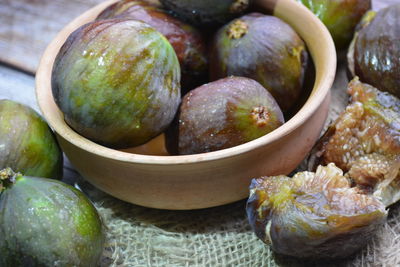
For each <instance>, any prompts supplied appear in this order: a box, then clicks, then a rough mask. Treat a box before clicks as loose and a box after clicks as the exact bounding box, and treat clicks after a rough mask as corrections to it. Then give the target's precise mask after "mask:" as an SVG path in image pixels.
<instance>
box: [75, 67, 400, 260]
mask: <svg viewBox="0 0 400 267" xmlns="http://www.w3.org/2000/svg"><path fill="white" fill-rule="evenodd" d="M343 64H344V63H342V66H341V67H340V68H339V71H338V73H337V75H336V81H335V84H334V86H333V88H332V104H331V110H330V114H329V119H328V122H327V124H328V123H329V122H330V121H332V120H333V119H334V118H336V117H337V115H338V113H339V112H341V111H342V110H343V109H344V107H345V105H346V103H347V98H348V97H347V94H346V87H347V79H346V72H345V68H344V67H343ZM303 166H305V164H302V165H300V166H299V170H303V169H304V167H303ZM75 176H76V175H75ZM78 185H79V186H80V188H81V189H82V190H83V191H84V192H86V193H87V194H88V195H89V197H90V198H91V199H92V201H93V202H94V203H95V205H96V207H97V209H98V211H99V212H100V214H101V216H102V218H103V221H104V224H105V226H106V233H107V245H106V248H105V250H104V255H103V259H102V266H129V267H130V266H132V267H175V266H176V267H183V266H190V267H197V266H198V267H200V266H210V267H219V266H221V267H226V266H234V267H241V266H243V267H253V266H254V267H260V266H285V267H286V266H307V267H308V266H328V267H329V266H400V253H399V251H400V204H397V205H394V206H393V207H391V208H390V212H389V217H388V221H387V223H386V224H385V225H383V226H382V227H381V228H380V230H379V231H378V233H377V234H376V236H375V237H374V238H373V239H372V241H371V242H370V243H369V244H368V245H367V246H366V247H365V248H364V249H363V250H362V251H360V252H359V253H357V254H356V255H354V256H353V257H351V258H348V259H346V260H342V261H336V262H323V263H322V262H318V263H315V262H304V261H300V260H298V259H291V258H288V257H282V256H277V255H275V254H274V253H273V252H272V251H271V250H270V248H269V247H268V246H267V245H265V244H264V243H263V242H262V241H260V240H259V239H258V238H257V237H256V236H255V234H254V233H253V232H252V230H251V228H250V226H249V224H248V221H247V218H246V212H245V204H246V200H242V201H239V202H236V203H232V204H229V205H225V206H220V207H215V208H209V209H203V210H193V211H166V210H156V209H149V208H144V207H140V206H137V205H133V204H129V203H125V202H123V201H120V200H117V199H115V198H112V197H110V196H108V195H106V194H105V193H102V192H100V191H98V190H96V189H95V188H93V187H92V186H90V185H89V184H88V183H86V182H84V181H79V182H78Z"/></svg>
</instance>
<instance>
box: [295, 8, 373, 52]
mask: <svg viewBox="0 0 400 267" xmlns="http://www.w3.org/2000/svg"><path fill="white" fill-rule="evenodd" d="M297 1H298V2H300V3H302V4H304V5H305V6H306V7H307V8H308V9H310V10H311V11H312V12H313V13H314V14H315V15H316V16H317V17H318V18H319V19H320V20H321V21H322V22H323V23H324V24H325V26H326V27H327V28H328V30H329V32H330V33H331V35H332V38H333V41H334V42H335V45H336V47H337V49H342V48H346V47H347V46H348V45H349V43H350V41H351V39H352V36H353V33H354V30H355V28H356V26H357V24H358V23H359V21H360V20H361V18H362V17H363V15H364V14H365V13H366V12H367V11H368V10H369V9H371V0H335V1H332V0H322V1H321V0H297Z"/></svg>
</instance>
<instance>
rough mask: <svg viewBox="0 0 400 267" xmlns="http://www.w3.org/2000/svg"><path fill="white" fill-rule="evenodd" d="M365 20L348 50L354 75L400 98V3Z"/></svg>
mask: <svg viewBox="0 0 400 267" xmlns="http://www.w3.org/2000/svg"><path fill="white" fill-rule="evenodd" d="M365 20H366V21H367V22H366V23H363V24H362V25H361V26H360V27H359V28H360V29H359V30H358V32H357V33H356V34H355V35H354V39H353V44H352V45H351V46H350V48H349V51H348V55H347V58H348V62H349V69H350V72H352V74H353V76H355V75H357V76H359V77H360V80H361V81H362V82H365V83H368V84H370V85H372V86H374V87H376V88H378V89H379V90H381V91H385V92H389V93H391V94H393V95H395V96H397V97H400V60H399V58H400V45H399V42H400V4H395V5H391V6H388V7H387V8H384V9H381V10H379V11H378V12H376V14H373V13H370V14H369V16H368V17H367V18H366V19H365Z"/></svg>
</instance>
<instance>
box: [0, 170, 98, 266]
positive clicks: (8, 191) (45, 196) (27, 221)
mask: <svg viewBox="0 0 400 267" xmlns="http://www.w3.org/2000/svg"><path fill="white" fill-rule="evenodd" d="M0 235H1V238H0V250H1V257H0V266H97V264H98V263H99V261H100V257H101V255H102V252H103V246H104V242H105V234H104V229H103V225H102V221H101V219H100V217H99V214H98V213H97V210H96V208H95V207H94V206H93V205H92V203H91V202H90V201H89V199H88V198H87V197H86V196H85V195H84V194H83V193H82V192H81V191H79V190H77V189H75V188H74V187H72V186H70V185H67V184H64V183H62V182H60V181H56V180H53V179H47V178H38V177H29V176H24V175H22V174H19V173H14V172H13V171H12V170H11V169H10V168H6V169H3V170H1V171H0Z"/></svg>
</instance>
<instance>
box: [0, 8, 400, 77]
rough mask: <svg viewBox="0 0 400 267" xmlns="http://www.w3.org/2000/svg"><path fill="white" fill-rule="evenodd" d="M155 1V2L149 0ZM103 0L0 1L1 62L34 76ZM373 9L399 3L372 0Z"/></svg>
mask: <svg viewBox="0 0 400 267" xmlns="http://www.w3.org/2000/svg"><path fill="white" fill-rule="evenodd" d="M151 1H154V0H151ZM100 2H102V0H18V1H13V0H1V1H0V25H1V26H0V61H2V62H6V63H8V64H11V65H13V66H16V67H17V68H20V69H22V70H25V71H27V72H30V73H35V70H36V68H37V66H38V63H39V60H40V57H41V55H42V54H43V52H44V49H45V48H46V46H47V44H48V43H49V42H50V41H51V40H52V39H53V37H54V36H55V35H56V34H57V32H58V31H59V30H60V29H61V28H63V27H64V26H65V25H66V24H67V23H68V22H70V21H71V20H72V19H73V18H75V17H76V16H78V15H79V14H81V13H83V12H84V11H86V10H87V9H89V8H90V7H92V6H94V5H96V4H98V3H100ZM372 2H373V8H374V9H375V10H377V9H380V8H383V7H385V6H387V5H389V4H394V3H398V0H373V1H372Z"/></svg>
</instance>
